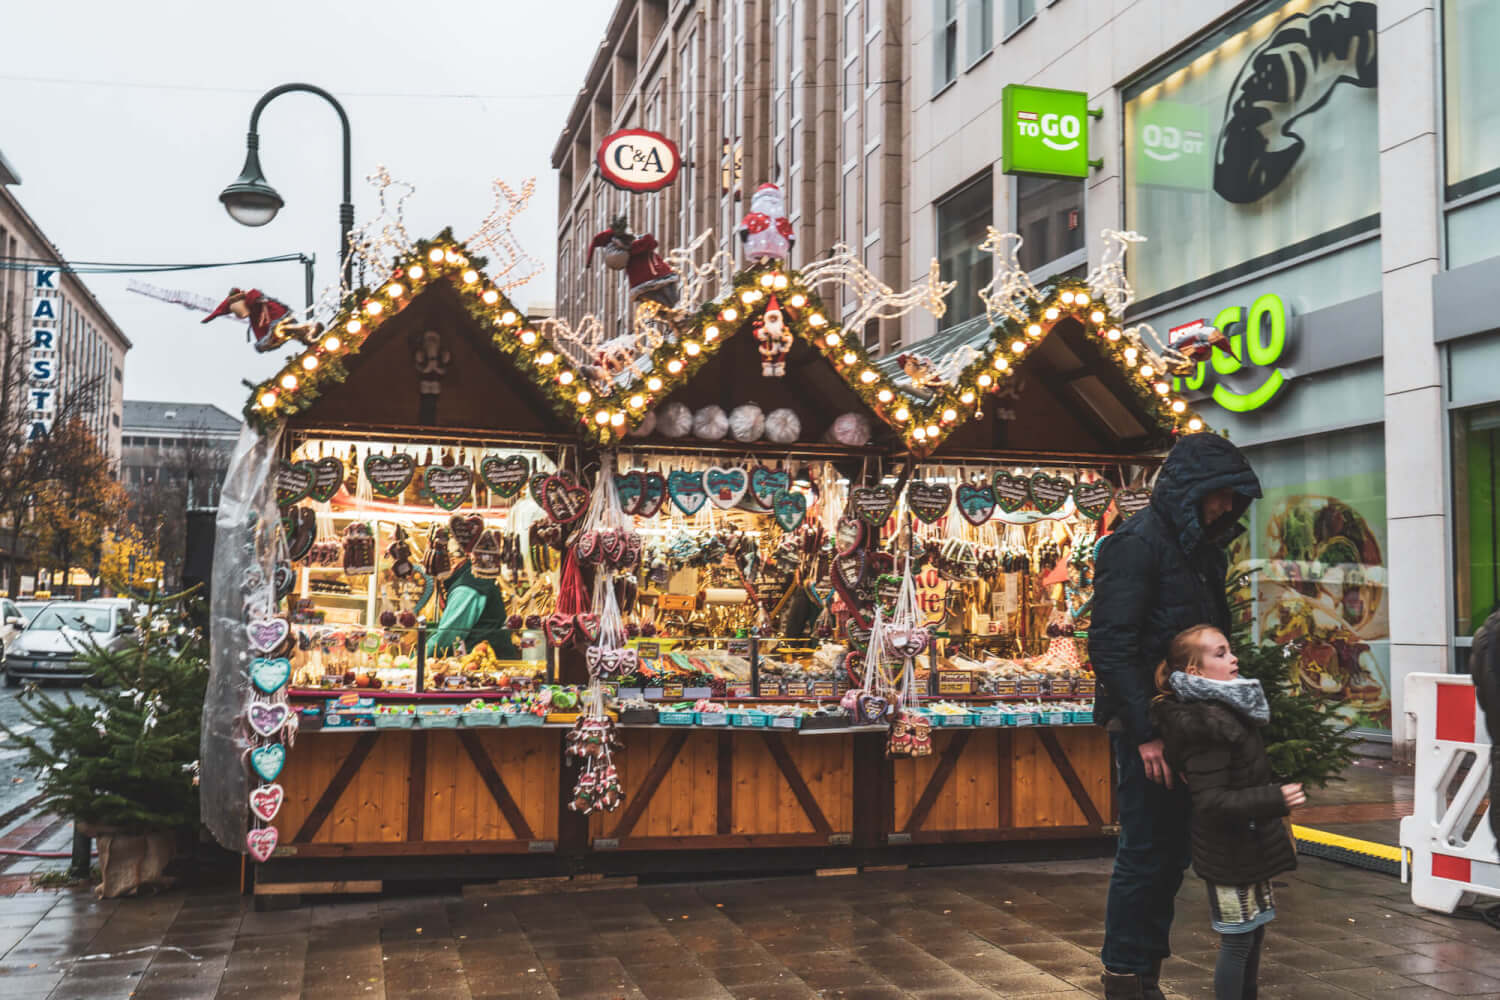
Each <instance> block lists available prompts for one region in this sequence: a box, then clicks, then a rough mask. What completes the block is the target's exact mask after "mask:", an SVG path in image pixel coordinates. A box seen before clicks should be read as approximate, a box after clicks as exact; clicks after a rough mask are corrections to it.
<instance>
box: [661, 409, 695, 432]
mask: <svg viewBox="0 0 1500 1000" xmlns="http://www.w3.org/2000/svg"><path fill="white" fill-rule="evenodd" d="M656 429H657V430H658V431H660V432H661V435H662V437H669V438H680V437H686V436H687V435H688V433H689V432H691V431H692V429H693V411H692V410H690V409H688V408H687V404H686V403H668V404H667V405H666V406H663V407H662V408H661V409H659V410H657V411H656Z"/></svg>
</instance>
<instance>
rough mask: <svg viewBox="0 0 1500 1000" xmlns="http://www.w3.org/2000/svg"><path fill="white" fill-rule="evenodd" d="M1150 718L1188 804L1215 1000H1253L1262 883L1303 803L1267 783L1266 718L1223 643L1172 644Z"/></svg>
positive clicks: (1286, 859)
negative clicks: (1214, 949) (1210, 939)
mask: <svg viewBox="0 0 1500 1000" xmlns="http://www.w3.org/2000/svg"><path fill="white" fill-rule="evenodd" d="M1156 686H1157V690H1158V691H1159V692H1160V693H1159V694H1158V696H1157V698H1156V700H1155V701H1154V702H1152V704H1151V719H1152V723H1153V724H1154V725H1155V726H1156V728H1157V730H1158V731H1160V732H1161V734H1162V737H1163V739H1164V740H1165V743H1166V755H1167V759H1168V761H1169V762H1170V764H1171V766H1172V768H1173V769H1174V770H1175V771H1176V772H1177V773H1178V774H1179V775H1181V776H1183V778H1184V779H1185V780H1186V781H1187V785H1188V790H1189V792H1190V793H1191V794H1192V797H1193V819H1192V850H1193V870H1194V871H1196V872H1197V873H1198V875H1199V876H1200V877H1201V878H1202V879H1203V881H1204V882H1206V883H1207V885H1208V904H1209V912H1210V914H1211V916H1212V923H1213V928H1214V930H1216V931H1218V932H1219V935H1220V941H1219V958H1218V962H1217V963H1216V965H1215V967H1214V996H1215V998H1216V1000H1254V997H1255V996H1256V985H1255V980H1256V974H1257V971H1258V969H1259V965H1260V949H1261V943H1262V942H1263V941H1264V939H1265V933H1266V924H1268V923H1270V921H1271V920H1272V919H1273V918H1274V917H1275V916H1276V909H1275V901H1274V900H1273V899H1272V895H1271V879H1272V878H1273V877H1274V876H1276V875H1279V874H1281V873H1282V872H1286V871H1291V870H1292V869H1293V868H1296V867H1297V856H1296V852H1295V849H1294V848H1293V846H1292V841H1291V837H1290V836H1288V834H1287V830H1286V827H1285V826H1284V825H1283V823H1282V821H1281V817H1283V816H1286V815H1288V814H1289V813H1290V812H1291V810H1293V809H1295V808H1297V807H1298V806H1300V805H1302V804H1303V803H1305V802H1306V801H1307V797H1306V795H1304V794H1303V791H1302V786H1301V785H1299V784H1286V785H1279V786H1278V785H1277V784H1276V783H1275V782H1274V780H1273V778H1272V775H1271V765H1270V762H1269V761H1268V760H1267V758H1266V747H1265V743H1264V742H1263V741H1262V740H1261V735H1260V727H1262V726H1264V725H1265V724H1266V723H1267V722H1269V721H1270V720H1271V711H1270V707H1269V706H1268V704H1267V702H1266V695H1265V692H1264V691H1263V690H1262V689H1261V686H1260V681H1257V680H1248V679H1241V678H1240V668H1239V660H1238V659H1236V657H1235V655H1234V653H1233V652H1232V651H1231V650H1230V648H1229V640H1228V639H1227V638H1225V637H1224V634H1223V633H1222V632H1220V631H1219V630H1218V629H1216V628H1214V627H1213V626H1211V625H1198V626H1195V627H1193V628H1190V629H1188V630H1187V631H1185V632H1182V633H1180V634H1178V636H1177V637H1176V638H1174V639H1173V640H1172V644H1171V647H1170V649H1169V650H1168V653H1167V659H1166V660H1165V661H1164V662H1163V663H1162V664H1161V666H1160V667H1159V668H1157V672H1156Z"/></svg>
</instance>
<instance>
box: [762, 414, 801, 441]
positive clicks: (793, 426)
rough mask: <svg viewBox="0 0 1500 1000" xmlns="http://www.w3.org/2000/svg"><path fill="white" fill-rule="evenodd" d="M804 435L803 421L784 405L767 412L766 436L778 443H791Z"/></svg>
mask: <svg viewBox="0 0 1500 1000" xmlns="http://www.w3.org/2000/svg"><path fill="white" fill-rule="evenodd" d="M801 436H802V421H801V420H798V419H797V414H795V413H793V412H792V411H791V410H788V409H786V408H785V407H783V408H782V409H779V410H772V411H771V412H770V413H768V414H766V437H767V438H769V439H770V440H772V441H774V442H776V443H777V444H791V443H792V442H793V441H796V440H797V439H798V438H799V437H801Z"/></svg>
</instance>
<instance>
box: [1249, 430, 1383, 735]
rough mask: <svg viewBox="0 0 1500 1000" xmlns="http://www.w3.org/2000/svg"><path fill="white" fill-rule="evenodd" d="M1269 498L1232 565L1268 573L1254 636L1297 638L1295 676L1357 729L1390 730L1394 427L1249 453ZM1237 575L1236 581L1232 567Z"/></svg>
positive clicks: (1257, 597) (1258, 592) (1256, 511)
mask: <svg viewBox="0 0 1500 1000" xmlns="http://www.w3.org/2000/svg"><path fill="white" fill-rule="evenodd" d="M1245 455H1246V457H1247V458H1248V459H1249V460H1250V464H1251V466H1253V467H1254V469H1255V471H1256V474H1257V475H1259V477H1260V481H1261V488H1262V490H1263V492H1264V494H1265V495H1264V497H1263V498H1262V499H1260V500H1257V501H1256V502H1255V504H1254V505H1253V506H1252V507H1251V508H1250V513H1249V525H1248V527H1249V530H1248V531H1247V532H1246V533H1245V534H1244V535H1243V536H1241V538H1240V539H1238V540H1236V542H1235V544H1234V546H1233V547H1232V549H1231V552H1230V558H1231V562H1232V563H1233V564H1242V563H1244V562H1245V561H1247V560H1252V561H1254V564H1257V565H1259V566H1260V567H1261V569H1260V572H1259V573H1257V574H1256V575H1255V577H1254V578H1253V582H1251V583H1247V584H1245V585H1244V586H1245V590H1244V591H1243V592H1242V596H1244V597H1248V598H1252V599H1253V600H1254V604H1253V608H1254V613H1255V621H1256V623H1257V630H1258V635H1257V638H1258V640H1259V641H1260V642H1262V643H1268V642H1269V643H1282V644H1284V643H1285V642H1286V641H1287V640H1288V639H1290V638H1293V637H1297V638H1300V639H1301V640H1302V641H1301V643H1300V644H1299V645H1296V646H1293V647H1291V648H1293V649H1295V650H1296V652H1295V653H1294V654H1293V655H1294V656H1295V661H1294V663H1293V665H1292V669H1291V678H1292V680H1293V682H1294V683H1295V684H1296V685H1297V688H1298V690H1300V691H1301V693H1303V694H1305V695H1307V696H1309V697H1312V698H1318V699H1320V700H1323V701H1327V702H1333V703H1335V704H1336V705H1337V708H1338V713H1339V715H1341V716H1343V717H1344V718H1345V719H1346V720H1347V721H1349V722H1351V723H1353V724H1354V725H1355V726H1356V727H1358V728H1360V729H1364V730H1372V731H1376V732H1389V731H1390V728H1391V690H1390V608H1389V605H1388V604H1387V592H1386V589H1385V585H1384V580H1385V571H1386V570H1385V552H1386V547H1387V541H1386V517H1385V512H1386V503H1385V431H1384V428H1383V427H1381V426H1380V425H1378V424H1377V425H1375V426H1371V427H1361V428H1356V429H1353V430H1347V431H1339V432H1336V433H1333V434H1323V435H1317V436H1314V437H1307V438H1301V439H1298V440H1295V441H1286V442H1279V443H1277V444H1272V445H1265V446H1262V447H1259V448H1247V449H1246V450H1245ZM1230 576H1231V578H1233V577H1234V576H1235V574H1234V572H1233V570H1231V573H1230Z"/></svg>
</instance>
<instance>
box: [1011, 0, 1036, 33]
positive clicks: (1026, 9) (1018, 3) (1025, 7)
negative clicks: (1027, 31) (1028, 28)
mask: <svg viewBox="0 0 1500 1000" xmlns="http://www.w3.org/2000/svg"><path fill="white" fill-rule="evenodd" d="M1033 17H1036V0H1005V33H1006V34H1007V35H1009V34H1010V33H1011V32H1012V31H1015V30H1016V29H1017V28H1019V27H1020V26H1021V25H1023V24H1025V23H1026V22H1027V21H1029V20H1031V19H1032V18H1033Z"/></svg>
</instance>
